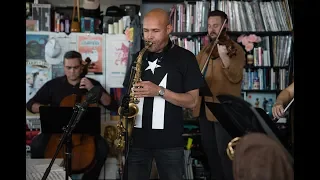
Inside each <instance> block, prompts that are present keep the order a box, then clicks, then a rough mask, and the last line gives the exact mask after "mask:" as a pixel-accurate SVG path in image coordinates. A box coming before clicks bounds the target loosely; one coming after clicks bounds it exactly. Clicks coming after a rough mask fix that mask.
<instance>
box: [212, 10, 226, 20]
mask: <svg viewBox="0 0 320 180" xmlns="http://www.w3.org/2000/svg"><path fill="white" fill-rule="evenodd" d="M213 16H220V17H221V20H222V22H224V20H225V19H226V20H227V22H228V15H227V14H226V13H225V12H223V11H220V10H214V11H211V12H209V14H208V18H209V17H213Z"/></svg>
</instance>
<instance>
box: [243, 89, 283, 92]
mask: <svg viewBox="0 0 320 180" xmlns="http://www.w3.org/2000/svg"><path fill="white" fill-rule="evenodd" d="M241 91H242V92H256V93H278V92H280V91H281V90H255V89H247V90H244V89H242V90H241Z"/></svg>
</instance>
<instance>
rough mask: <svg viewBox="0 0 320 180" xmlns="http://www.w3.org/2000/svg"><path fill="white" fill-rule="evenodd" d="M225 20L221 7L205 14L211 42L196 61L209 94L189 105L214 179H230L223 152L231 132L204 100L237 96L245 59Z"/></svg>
mask: <svg viewBox="0 0 320 180" xmlns="http://www.w3.org/2000/svg"><path fill="white" fill-rule="evenodd" d="M227 22H228V17H227V15H226V14H225V13H224V12H222V11H219V10H215V11H211V12H209V14H208V37H209V39H210V41H211V43H209V44H208V45H207V46H205V47H203V49H202V50H201V51H200V52H199V54H198V55H197V61H198V64H199V67H200V69H203V70H202V74H203V77H204V78H205V80H206V82H207V84H208V87H209V89H210V90H211V93H212V94H213V98H212V97H211V96H210V97H208V96H202V95H201V94H200V96H199V97H198V98H199V99H198V104H197V106H196V107H195V108H194V109H193V116H194V117H197V118H198V119H199V124H200V131H201V133H202V136H201V138H202V139H201V140H202V145H203V147H204V151H205V153H206V155H207V158H208V163H209V167H210V173H211V178H212V179H217V180H221V179H224V180H232V179H233V176H232V162H231V161H230V160H229V158H228V156H227V154H226V148H227V144H228V142H230V140H231V136H230V135H229V134H228V133H227V131H226V130H225V129H224V128H223V127H222V126H221V124H220V123H219V119H217V118H216V117H215V116H214V115H213V114H212V113H211V111H210V110H209V109H208V107H207V106H206V105H205V103H204V101H206V102H212V101H214V102H217V103H218V100H217V98H216V96H217V95H219V94H230V95H233V96H238V97H241V82H242V73H243V68H244V65H245V61H246V59H245V52H244V50H243V48H242V47H241V46H240V45H239V44H237V43H236V42H235V41H233V40H231V39H230V38H229V36H228V35H227V34H226V28H227ZM220 30H221V31H220ZM217 38H218V39H217ZM216 40H217V41H216ZM214 42H217V43H214ZM215 44H216V45H215ZM212 48H213V49H212ZM211 49H212V51H211ZM210 52H211V53H210ZM207 60H208V63H207V66H205V64H206V61H207Z"/></svg>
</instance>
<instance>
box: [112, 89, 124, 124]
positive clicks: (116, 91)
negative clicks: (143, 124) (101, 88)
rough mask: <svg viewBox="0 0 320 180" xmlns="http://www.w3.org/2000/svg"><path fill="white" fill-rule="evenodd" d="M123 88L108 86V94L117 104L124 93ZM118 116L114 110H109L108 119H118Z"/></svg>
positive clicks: (119, 103)
mask: <svg viewBox="0 0 320 180" xmlns="http://www.w3.org/2000/svg"><path fill="white" fill-rule="evenodd" d="M125 93H126V92H125V88H110V95H111V97H113V98H114V100H115V101H116V102H117V104H118V105H119V106H120V105H121V98H122V96H123V95H124V94H125ZM119 119H120V116H119V114H118V112H116V111H110V120H119Z"/></svg>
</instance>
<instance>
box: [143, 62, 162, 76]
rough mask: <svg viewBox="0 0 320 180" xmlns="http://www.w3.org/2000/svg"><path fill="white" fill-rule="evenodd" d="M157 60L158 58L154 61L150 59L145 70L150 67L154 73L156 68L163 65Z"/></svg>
mask: <svg viewBox="0 0 320 180" xmlns="http://www.w3.org/2000/svg"><path fill="white" fill-rule="evenodd" d="M157 61H158V59H156V60H154V61H153V62H151V61H148V63H149V66H148V67H147V68H146V69H145V71H147V70H149V69H150V70H151V71H152V74H154V70H155V69H156V68H158V67H161V66H160V65H158V64H157Z"/></svg>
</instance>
